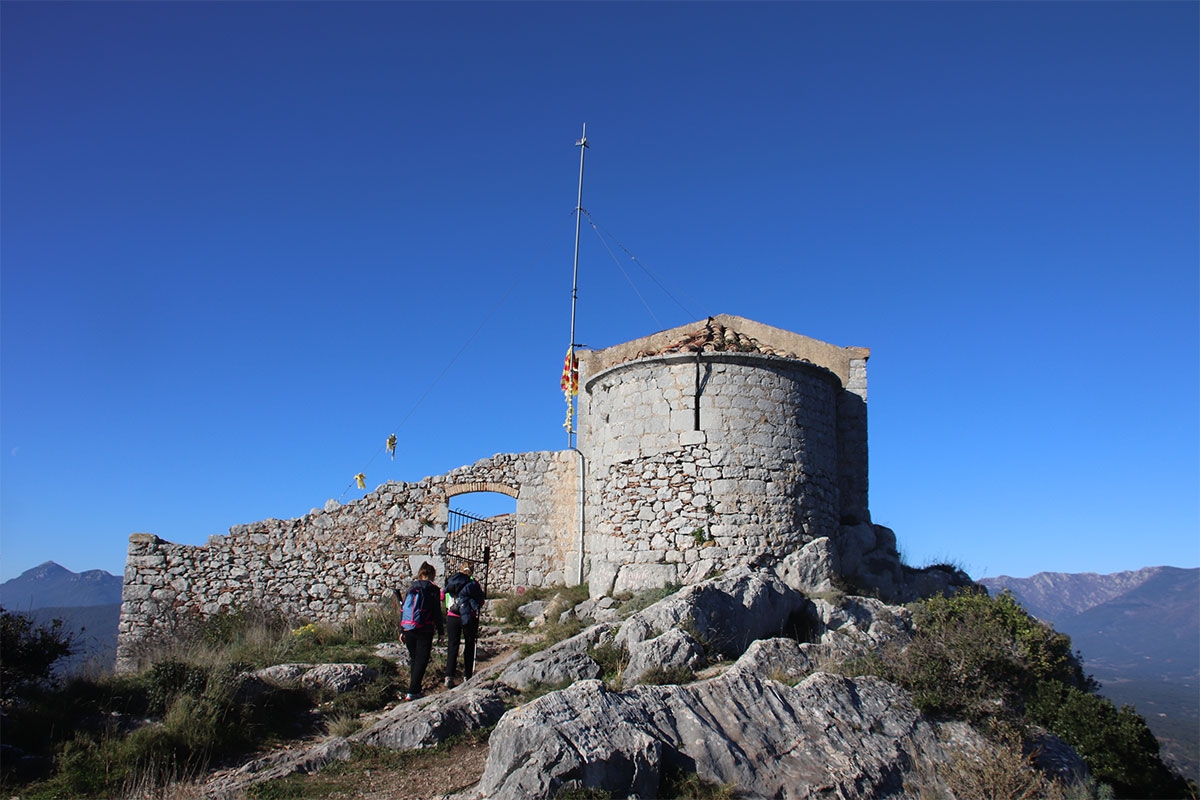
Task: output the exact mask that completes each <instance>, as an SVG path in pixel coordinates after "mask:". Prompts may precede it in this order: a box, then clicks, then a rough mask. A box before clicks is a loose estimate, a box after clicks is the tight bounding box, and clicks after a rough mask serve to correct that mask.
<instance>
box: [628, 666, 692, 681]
mask: <svg viewBox="0 0 1200 800" xmlns="http://www.w3.org/2000/svg"><path fill="white" fill-rule="evenodd" d="M695 679H696V673H695V672H693V671H692V670H691V669H689V668H688V667H685V666H683V665H682V664H677V665H675V666H673V667H661V666H653V667H651V668H650V669H648V670H646V672H645V673H643V675H642V677H641V679H640V680H639V681H638V683H642V684H645V685H647V686H677V685H679V684H684V683H691V682H692V681H694V680H695Z"/></svg>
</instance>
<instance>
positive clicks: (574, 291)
mask: <svg viewBox="0 0 1200 800" xmlns="http://www.w3.org/2000/svg"><path fill="white" fill-rule="evenodd" d="M575 146H576V147H578V148H579V197H578V200H577V201H576V203H575V268H574V270H573V271H572V274H571V344H570V346H569V347H568V349H567V358H568V359H569V361H568V363H567V369H568V370H572V371H573V370H574V369H575V362H574V358H575V303H576V301H577V300H578V299H579V229H580V226H581V224H582V223H583V156H584V153H586V152H587V148H588V140H587V123H586V122H585V123H583V136H582V137H581V138H580V139H579V141H578V142H576V143H575ZM573 377H574V376H573V374H568V378H567V379H568V381H571V380H572V379H573ZM571 402H572V401H571V395H570V393H569V391H568V394H567V449H573V448H574V447H575V424H574V414H573V410H572V408H571Z"/></svg>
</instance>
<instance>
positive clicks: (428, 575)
mask: <svg viewBox="0 0 1200 800" xmlns="http://www.w3.org/2000/svg"><path fill="white" fill-rule="evenodd" d="M436 577H437V567H435V566H433V564H430V563H429V562H428V561H422V562H421V567H420V569H418V570H417V578H418V579H419V580H423V581H431V580H433V579H434V578H436Z"/></svg>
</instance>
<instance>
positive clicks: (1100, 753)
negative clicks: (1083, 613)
mask: <svg viewBox="0 0 1200 800" xmlns="http://www.w3.org/2000/svg"><path fill="white" fill-rule="evenodd" d="M1029 718H1030V719H1031V720H1032V721H1033V722H1035V723H1037V724H1038V725H1042V726H1044V727H1045V728H1047V729H1048V730H1050V731H1053V732H1054V733H1055V735H1057V736H1059V737H1060V738H1061V739H1063V741H1065V742H1067V744H1069V745H1071V746H1072V747H1074V748H1075V751H1076V752H1078V753H1079V755H1080V756H1081V757H1082V758H1083V760H1084V761H1086V762H1087V765H1088V767H1089V768H1090V769H1091V771H1092V774H1093V775H1094V776H1095V777H1096V779H1097V780H1099V781H1101V782H1103V783H1106V784H1109V785H1111V786H1112V787H1113V788H1114V789H1115V790H1116V792H1117V795H1118V796H1119V797H1147V798H1157V797H1172V798H1173V797H1189V796H1194V794H1191V793H1190V791H1189V788H1188V786H1187V782H1186V781H1185V780H1184V779H1183V778H1181V777H1179V776H1178V775H1175V774H1173V773H1172V772H1171V770H1170V769H1169V768H1168V767H1167V766H1166V765H1165V764H1164V763H1163V762H1162V760H1161V759H1160V757H1159V746H1158V740H1157V739H1156V738H1155V737H1154V734H1153V733H1151V731H1150V729H1149V728H1148V727H1146V721H1145V720H1144V719H1143V718H1142V717H1141V716H1140V715H1138V713H1137V712H1136V711H1134V709H1133V708H1132V707H1131V706H1122V707H1121V709H1120V710H1118V709H1117V708H1116V707H1115V706H1114V705H1113V704H1112V701H1110V700H1108V699H1107V698H1104V697H1099V696H1097V695H1094V694H1089V693H1087V692H1083V691H1080V690H1079V689H1077V688H1075V687H1070V686H1064V685H1062V684H1061V683H1058V682H1055V681H1044V682H1042V683H1041V684H1040V685H1039V686H1038V687H1037V689H1036V691H1035V692H1034V695H1033V698H1032V700H1031V702H1030V704H1029Z"/></svg>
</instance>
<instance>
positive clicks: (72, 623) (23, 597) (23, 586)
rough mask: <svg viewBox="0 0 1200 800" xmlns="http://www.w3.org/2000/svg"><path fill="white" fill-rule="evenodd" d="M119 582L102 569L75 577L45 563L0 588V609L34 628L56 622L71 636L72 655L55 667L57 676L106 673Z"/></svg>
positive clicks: (117, 617)
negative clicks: (24, 618)
mask: <svg viewBox="0 0 1200 800" xmlns="http://www.w3.org/2000/svg"><path fill="white" fill-rule="evenodd" d="M123 583H124V578H122V577H121V576H119V575H112V574H110V573H108V572H105V571H104V570H99V569H92V570H88V571H87V572H78V573H76V572H71V570H69V569H67V568H66V567H62V566H59V565H58V564H56V563H54V562H53V561H47V562H46V563H45V564H39V565H38V566H36V567H34V568H33V569H29V570H26V571H25V572H22V573H21V574H20V575H19V576H17V577H16V578H13V579H12V580H8V581H5V582H4V583H0V607H3V608H4V609H5V610H7V611H12V612H16V613H19V614H25V615H27V616H28V617H29V618H30V619H32V620H33V621H34V622H35V623H36V624H38V625H45V624H48V623H50V622H52V621H53V620H56V619H60V620H62V622H63V627H64V629H65V630H66V631H68V632H70V633H72V634H74V636H75V640H74V644H75V648H76V651H75V653H74V654H73V655H71V656H70V657H68V658H66V659H63V660H62V661H60V662H59V663H58V664H56V665H55V671H56V673H58V674H60V675H61V674H73V673H77V672H79V671H81V670H88V671H96V672H103V671H109V670H111V669H112V666H113V661H114V660H115V659H116V655H117V624H118V622H119V621H120V618H121V585H122V584H123Z"/></svg>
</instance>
